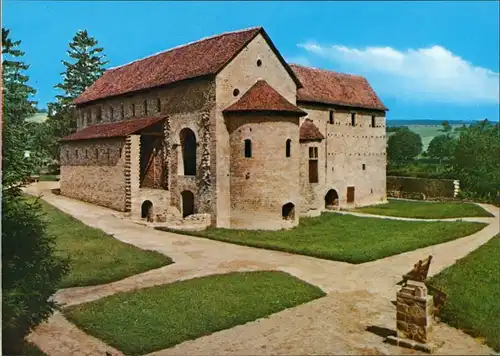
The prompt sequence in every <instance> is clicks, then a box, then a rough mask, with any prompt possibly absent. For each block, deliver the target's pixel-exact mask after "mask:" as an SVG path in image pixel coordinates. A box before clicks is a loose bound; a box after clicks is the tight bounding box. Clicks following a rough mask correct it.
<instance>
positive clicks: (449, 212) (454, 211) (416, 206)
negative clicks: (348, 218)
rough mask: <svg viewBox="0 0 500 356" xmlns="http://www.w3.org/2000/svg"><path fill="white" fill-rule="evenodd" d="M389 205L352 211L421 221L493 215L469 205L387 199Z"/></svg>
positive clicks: (478, 207)
mask: <svg viewBox="0 0 500 356" xmlns="http://www.w3.org/2000/svg"><path fill="white" fill-rule="evenodd" d="M388 200H389V203H387V204H380V205H373V206H367V207H363V208H357V209H353V211H355V212H360V213H367V214H376V215H386V216H398V217H405V218H421V219H446V218H461V217H492V216H493V215H492V214H490V213H489V212H487V211H486V210H484V209H483V208H481V207H480V206H478V205H476V204H471V203H453V202H451V203H433V202H419V201H407V200H395V199H388Z"/></svg>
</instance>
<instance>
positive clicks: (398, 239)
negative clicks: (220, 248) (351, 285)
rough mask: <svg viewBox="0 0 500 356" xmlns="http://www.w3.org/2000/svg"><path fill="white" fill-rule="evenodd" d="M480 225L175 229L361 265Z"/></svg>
mask: <svg viewBox="0 0 500 356" xmlns="http://www.w3.org/2000/svg"><path fill="white" fill-rule="evenodd" d="M485 226H486V224H482V223H475V222H442V221H439V222H432V221H431V222H425V221H424V222H422V221H398V220H389V219H380V218H365V217H357V216H352V215H342V214H336V213H324V214H322V215H321V216H319V217H313V218H301V219H300V224H299V226H298V227H296V228H293V229H290V230H280V231H251V230H233V229H220V228H208V229H206V230H204V231H177V230H176V231H175V232H178V233H183V234H186V235H193V236H199V237H206V238H209V239H213V240H219V241H225V242H230V243H235V244H239V245H246V246H252V247H260V248H266V249H270V250H278V251H285V252H290V253H297V254H301V255H307V256H314V257H319V258H324V259H329V260H336V261H344V262H350V263H363V262H369V261H374V260H377V259H380V258H383V257H387V256H392V255H396V254H399V253H403V252H406V251H412V250H415V249H418V248H421V247H426V246H430V245H435V244H438V243H443V242H446V241H450V240H454V239H457V238H459V237H464V236H468V235H470V234H473V233H475V232H477V231H479V230H481V229H482V228H483V227H485ZM157 229H158V230H167V231H168V229H165V228H160V227H159V228H157Z"/></svg>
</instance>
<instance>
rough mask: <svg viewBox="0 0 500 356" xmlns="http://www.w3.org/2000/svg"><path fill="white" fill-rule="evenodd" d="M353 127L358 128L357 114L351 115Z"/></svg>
mask: <svg viewBox="0 0 500 356" xmlns="http://www.w3.org/2000/svg"><path fill="white" fill-rule="evenodd" d="M351 125H352V126H356V113H354V112H353V113H351Z"/></svg>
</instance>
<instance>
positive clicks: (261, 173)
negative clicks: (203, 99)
mask: <svg viewBox="0 0 500 356" xmlns="http://www.w3.org/2000/svg"><path fill="white" fill-rule="evenodd" d="M226 122H227V127H228V131H229V135H230V147H231V158H230V177H231V180H230V187H231V188H230V197H231V199H230V200H231V220H230V223H231V228H244V229H281V228H283V227H291V226H294V225H297V224H298V221H299V219H298V218H299V214H298V212H299V211H300V191H299V170H298V167H299V160H300V158H299V154H300V147H299V129H298V123H299V118H298V117H284V116H267V117H259V116H254V115H242V116H232V117H228V118H227V119H226ZM246 139H250V140H251V143H252V146H251V147H252V149H251V151H252V152H251V157H250V158H248V157H245V145H244V140H246ZM287 139H290V140H291V155H290V157H286V151H285V147H286V141H287ZM287 203H293V204H294V205H295V218H294V219H293V220H284V219H283V218H282V207H283V205H285V204H287Z"/></svg>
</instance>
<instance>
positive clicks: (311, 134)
mask: <svg viewBox="0 0 500 356" xmlns="http://www.w3.org/2000/svg"><path fill="white" fill-rule="evenodd" d="M299 138H300V140H323V139H324V138H325V136H323V134H322V133H321V132H320V131H319V129H318V128H317V127H316V125H314V123H313V122H312V120H310V119H305V120H304V122H303V123H302V126H300V136H299Z"/></svg>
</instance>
